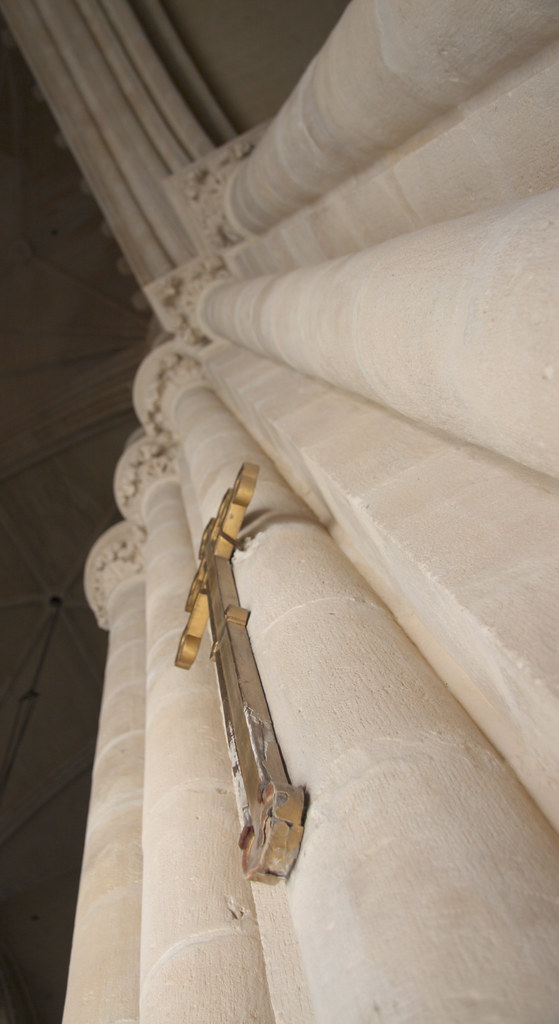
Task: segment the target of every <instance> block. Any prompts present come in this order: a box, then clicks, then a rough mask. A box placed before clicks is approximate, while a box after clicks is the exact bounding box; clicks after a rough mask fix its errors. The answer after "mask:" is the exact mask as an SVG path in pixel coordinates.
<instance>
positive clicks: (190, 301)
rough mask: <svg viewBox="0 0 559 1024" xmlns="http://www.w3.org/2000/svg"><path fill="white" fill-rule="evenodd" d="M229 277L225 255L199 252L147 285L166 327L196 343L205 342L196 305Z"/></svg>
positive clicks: (147, 289)
mask: <svg viewBox="0 0 559 1024" xmlns="http://www.w3.org/2000/svg"><path fill="white" fill-rule="evenodd" d="M226 277H229V272H228V270H227V267H226V266H225V263H224V261H223V259H222V257H221V256H220V255H219V254H218V253H216V254H214V255H212V256H200V257H197V258H196V259H192V260H189V261H188V263H184V264H183V265H182V266H181V267H178V268H177V269H176V270H172V271H170V272H169V273H168V274H165V275H164V276H163V277H159V278H157V280H156V281H153V282H152V283H151V284H149V285H147V286H146V291H147V292H148V293H149V296H150V299H151V301H152V304H153V305H154V307H155V309H156V311H157V312H158V315H159V318H160V320H161V322H162V323H163V324H164V326H165V327H166V328H167V330H169V331H171V332H173V333H174V334H177V335H179V336H181V337H183V338H186V340H187V341H189V342H190V343H193V344H204V343H205V342H206V340H207V339H206V338H205V336H204V331H203V329H202V328H201V325H200V322H199V319H198V315H197V307H198V302H199V299H200V296H201V295H202V292H204V291H205V290H206V288H208V287H209V286H210V285H211V284H214V282H215V281H221V280H223V279H224V278H226Z"/></svg>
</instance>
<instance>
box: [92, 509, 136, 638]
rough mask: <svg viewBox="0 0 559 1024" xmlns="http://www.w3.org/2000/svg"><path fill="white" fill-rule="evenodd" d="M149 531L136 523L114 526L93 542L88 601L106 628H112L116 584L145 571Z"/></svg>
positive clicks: (103, 627) (100, 624)
mask: <svg viewBox="0 0 559 1024" xmlns="http://www.w3.org/2000/svg"><path fill="white" fill-rule="evenodd" d="M144 541H145V531H144V530H142V529H140V527H138V526H135V525H133V524H132V523H126V522H124V523H117V524H116V526H111V528H110V529H109V530H107V531H106V532H105V533H104V534H102V536H101V537H99V540H97V541H96V542H95V544H94V545H93V547H92V549H91V551H90V553H89V556H88V559H87V561H86V563H85V573H84V588H85V595H86V597H87V601H88V604H89V606H90V608H91V610H92V611H93V612H94V614H95V618H96V619H97V622H98V624H99V626H101V628H102V629H108V628H109V616H108V608H109V602H110V600H111V597H112V596H113V594H114V592H115V590H116V588H117V587H118V586H120V584H121V583H124V582H125V581H126V580H129V579H132V578H134V577H135V576H139V575H140V574H141V573H142V572H143V571H144V553H143V551H144Z"/></svg>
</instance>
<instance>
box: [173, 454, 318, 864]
mask: <svg viewBox="0 0 559 1024" xmlns="http://www.w3.org/2000/svg"><path fill="white" fill-rule="evenodd" d="M257 477H258V466H255V465H253V464H252V463H250V462H245V463H244V464H243V465H242V466H241V469H240V471H239V473H238V475H237V479H236V480H235V483H234V485H233V488H232V489H230V490H228V491H227V492H226V494H225V495H224V497H223V500H222V502H221V505H220V507H219V512H218V514H217V516H216V518H215V519H210V521H209V523H208V525H207V526H206V529H205V530H204V534H203V536H202V542H201V544H200V565H199V568H198V571H197V572H196V575H195V577H194V579H193V581H192V586H191V588H190V593H189V595H188V599H187V602H186V611H187V612H189V618H188V622H187V624H186V628H185V630H184V632H183V634H182V637H181V640H180V643H179V649H178V652H177V657H176V662H175V663H176V664H177V665H178V666H179V667H180V668H185V669H189V668H190V667H191V666H192V665H193V663H194V660H195V658H196V655H197V653H198V649H199V647H200V641H201V639H202V636H203V633H204V630H205V628H206V625H207V622H208V619H209V620H210V625H211V632H212V638H213V647H212V653H211V657H212V660H213V661H215V663H216V667H217V674H218V679H219V688H220V693H221V701H222V705H223V714H224V718H225V728H226V732H227V740H228V744H229V753H230V757H231V765H232V769H233V778H234V781H235V786H236V790H237V797H238V800H239V804H240V807H241V809H242V815H243V821H244V827H243V830H242V832H241V837H240V839H239V846H240V847H241V850H242V851H243V858H242V861H243V872H244V874H245V877H246V878H248V879H250V880H251V881H253V882H267V883H269V884H274V883H275V882H277V881H279V879H280V878H286V877H287V876H288V875H289V872H290V871H291V868H292V867H293V864H294V863H295V860H296V858H297V854H298V853H299V847H300V845H301V840H302V837H303V824H302V821H303V814H304V806H305V793H304V790H303V789H302V787H300V786H292V785H291V784H290V782H289V779H288V777H287V774H286V771H285V766H284V763H283V759H282V756H281V752H280V749H279V746H278V742H277V739H276V735H275V732H274V727H273V725H272V720H271V718H270V712H269V710H268V704H267V702H266V697H265V694H264V691H263V689H262V683H261V680H260V676H259V674H258V668H257V666H256V662H255V660H254V655H253V653H252V647H251V645H250V640H249V636H248V633H247V628H246V626H247V622H248V618H249V614H250V613H249V612H248V611H247V610H246V609H245V608H241V607H240V606H239V595H238V593H237V587H236V585H235V578H234V576H233V568H232V566H231V558H232V556H233V552H234V550H235V547H236V546H237V537H238V535H239V531H240V529H241V526H242V524H243V519H244V516H245V512H246V509H247V507H248V504H249V502H250V500H251V498H252V496H253V494H254V489H255V487H256V480H257Z"/></svg>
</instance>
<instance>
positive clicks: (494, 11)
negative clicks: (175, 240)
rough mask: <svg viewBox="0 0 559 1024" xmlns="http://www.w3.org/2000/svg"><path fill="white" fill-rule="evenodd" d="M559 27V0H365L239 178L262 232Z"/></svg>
mask: <svg viewBox="0 0 559 1024" xmlns="http://www.w3.org/2000/svg"><path fill="white" fill-rule="evenodd" d="M558 32H559V11H558V9H557V5H556V4H553V3H551V2H549V0H535V2H532V3H530V4H515V3H510V2H508V0H481V2H478V3H476V4H467V3H466V4H448V3H447V2H446V0H429V2H428V3H425V2H416V3H414V4H410V3H409V2H408V0H391V2H390V3H387V2H385V0H353V2H352V3H351V4H349V6H348V7H347V9H346V11H345V12H344V14H343V15H342V18H341V19H340V21H339V22H338V24H337V25H336V27H335V28H334V30H333V32H332V33H331V35H330V37H329V38H328V40H327V41H326V43H325V45H324V46H323V47H322V49H321V50H320V52H319V53H318V55H317V57H316V58H315V60H314V61H313V62H312V63H311V64H310V65H309V67H308V68H307V70H306V71H305V73H304V75H303V77H302V79H301V81H300V82H299V84H298V85H297V87H296V88H295V90H294V91H293V92H292V94H291V96H290V97H289V98H288V100H287V101H286V103H285V104H284V105H283V107H282V108H281V110H280V112H279V114H278V115H277V117H275V118H274V120H273V121H272V123H271V125H270V127H269V128H268V130H267V131H266V134H265V135H264V137H263V139H262V141H261V142H260V144H259V145H258V146H257V147H256V149H255V151H254V153H252V154H251V156H249V157H248V159H247V160H245V161H243V162H242V163H241V164H240V165H239V168H238V170H237V171H236V172H235V173H234V175H233V176H232V178H231V181H230V185H229V203H228V205H229V216H230V220H231V221H232V223H235V224H237V225H239V227H240V228H241V229H244V231H245V233H249V232H257V233H260V232H262V231H264V230H266V229H267V228H269V227H271V225H272V224H274V223H276V222H277V221H279V220H281V219H282V218H283V217H285V216H287V215H288V214H290V213H293V212H294V211H295V210H297V209H299V208H300V207H302V206H304V205H305V204H306V203H308V202H310V201H311V200H313V199H316V197H317V196H319V195H321V194H323V193H324V192H326V191H328V189H331V188H332V187H333V186H334V185H337V184H338V183H339V182H341V181H343V180H344V179H345V178H347V177H348V176H349V175H350V174H355V173H356V172H357V171H360V170H363V169H364V168H365V167H367V166H369V165H371V164H372V163H373V162H374V161H375V160H377V159H378V158H379V157H380V156H383V155H384V154H386V153H387V152H389V151H390V150H392V149H394V148H395V147H396V146H398V145H400V144H401V143H402V142H404V141H405V140H406V139H409V138H410V137H411V136H412V135H414V134H415V133H416V132H418V131H419V130H420V129H421V128H424V127H425V126H426V125H428V124H430V123H431V122H432V121H434V120H435V119H436V118H437V117H439V116H440V115H441V114H443V113H444V112H445V111H447V110H449V109H451V108H452V107H455V106H456V105H457V104H458V103H461V102H462V101H463V100H465V99H467V98H468V96H471V95H473V94H474V93H475V92H477V91H478V90H479V89H480V88H482V86H484V85H486V84H487V83H488V82H490V81H492V80H493V79H495V78H497V77H498V76H499V75H500V74H502V73H503V72H504V71H506V70H508V69H509V68H511V67H514V66H515V65H516V64H518V63H520V61H521V60H522V59H523V58H524V57H526V56H528V55H529V54H531V53H535V52H536V50H538V49H539V48H540V47H542V46H543V45H544V44H545V43H546V42H548V41H549V39H552V38H554V37H556V36H557V34H558Z"/></svg>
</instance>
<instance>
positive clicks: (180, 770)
mask: <svg viewBox="0 0 559 1024" xmlns="http://www.w3.org/2000/svg"><path fill="white" fill-rule="evenodd" d="M153 356H154V357H155V358H156V361H157V351H156V352H155V353H153ZM170 362H171V365H172V364H173V360H171V361H170ZM157 392H158V386H157V384H155V393H156V395H157ZM115 493H116V496H117V501H118V504H119V507H120V510H121V512H122V513H123V515H125V516H127V517H128V518H129V519H130V520H132V521H133V522H136V523H138V524H140V523H143V524H145V528H146V626H147V690H146V747H145V797H144V818H143V840H142V841H143V852H144V874H143V903H142V942H141V994H140V1021H141V1024H167V1022H168V1024H175V1022H177V1021H181V1022H184V1024H189V1022H191V1024H201V1022H206V1021H207V1022H208V1024H209V1022H211V1024H235V1022H237V1021H243V1022H244V1021H249V1020H255V1021H256V1020H257V1021H258V1022H259V1024H260V1022H261V1024H271V1022H272V1021H273V1014H272V1011H271V1008H270V1002H269V995H268V988H267V984H266V975H265V970H264V963H263V957H262V948H261V943H260V935H259V930H258V923H257V920H256V914H255V911H254V904H253V901H252V894H251V889H250V885H249V883H248V882H246V881H245V880H244V878H243V877H242V873H241V867H240V859H239V857H238V851H237V850H236V848H235V840H236V837H237V834H238V831H239V824H238V817H237V810H236V805H235V798H234V794H233V787H232V780H231V769H230V765H229V760H228V755H227V745H226V740H225V734H224V730H223V725H222V721H221V713H220V704H219V697H218V689H217V682H216V679H215V675H214V672H213V667H212V666H211V664H210V662H209V657H208V655H209V648H208V646H207V644H206V646H205V650H204V653H203V655H202V656H201V657H200V659H199V661H198V662H197V664H196V665H195V666H194V667H193V669H192V670H191V672H190V673H188V675H187V674H186V673H184V672H183V671H181V670H180V669H178V668H176V667H175V663H174V662H175V655H176V650H177V647H178V642H179V638H180V635H181V632H182V629H183V626H184V602H185V598H186V594H187V592H188V589H189V586H190V582H191V579H192V576H193V575H194V571H195V560H194V553H193V550H192V544H191V541H190V536H189V532H188V527H187V523H186V519H185V515H184V510H183V504H182V496H181V490H180V486H179V482H178V477H177V474H176V469H175V463H174V446H173V439H172V437H170V436H169V435H168V434H163V433H161V432H159V433H158V434H152V435H151V436H149V437H143V438H140V439H139V440H137V441H135V442H133V443H132V444H130V445H129V447H127V448H126V450H125V452H124V454H123V455H122V457H121V459H120V461H119V463H118V466H117V470H116V474H115Z"/></svg>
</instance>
